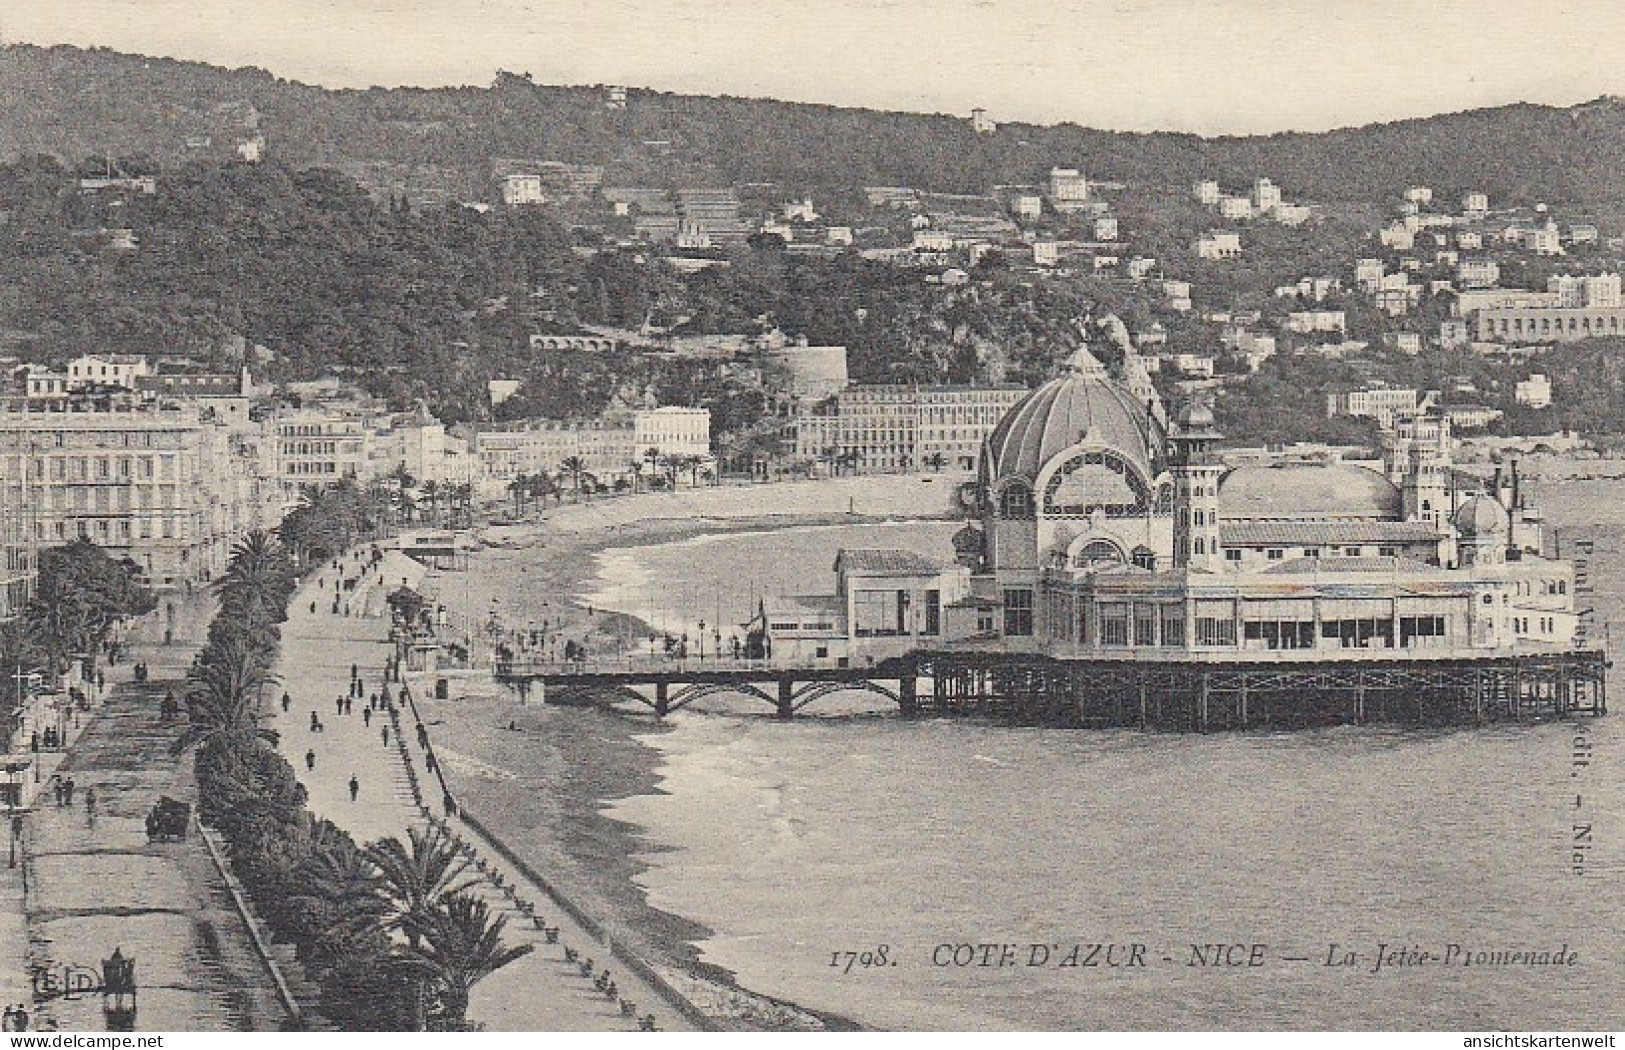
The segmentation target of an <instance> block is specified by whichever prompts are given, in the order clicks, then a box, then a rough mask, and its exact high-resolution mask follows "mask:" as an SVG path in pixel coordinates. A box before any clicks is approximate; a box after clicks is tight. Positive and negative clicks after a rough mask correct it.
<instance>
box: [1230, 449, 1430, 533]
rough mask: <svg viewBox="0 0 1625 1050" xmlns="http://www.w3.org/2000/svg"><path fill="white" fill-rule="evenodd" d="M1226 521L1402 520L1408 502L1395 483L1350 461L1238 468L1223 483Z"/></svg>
mask: <svg viewBox="0 0 1625 1050" xmlns="http://www.w3.org/2000/svg"><path fill="white" fill-rule="evenodd" d="M1219 516H1220V517H1221V518H1222V519H1224V520H1226V521H1248V520H1252V521H1303V520H1305V519H1311V518H1312V519H1316V520H1321V521H1325V520H1337V519H1343V520H1359V521H1398V520H1400V519H1401V518H1402V517H1403V516H1404V503H1403V500H1402V499H1401V498H1400V492H1399V489H1397V488H1396V487H1394V483H1393V482H1391V481H1389V480H1388V479H1387V478H1385V477H1383V476H1382V475H1381V474H1378V473H1377V472H1376V471H1374V470H1367V469H1366V468H1365V467H1356V466H1353V465H1351V464H1348V463H1303V464H1298V463H1291V464H1288V463H1283V464H1275V465H1271V466H1258V467H1237V468H1236V469H1235V470H1232V471H1231V472H1230V473H1228V474H1226V475H1225V476H1224V480H1223V481H1221V482H1220V483H1219Z"/></svg>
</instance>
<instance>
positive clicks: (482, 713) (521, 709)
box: [424, 478, 957, 1030]
mask: <svg viewBox="0 0 1625 1050" xmlns="http://www.w3.org/2000/svg"><path fill="white" fill-rule="evenodd" d="M956 483H957V479H949V478H940V479H934V481H933V482H932V483H920V482H918V481H917V480H916V479H894V478H857V479H841V480H839V481H832V482H822V483H811V484H807V483H800V484H792V485H783V486H763V487H760V488H757V489H719V490H702V491H700V492H693V493H682V494H679V495H678V496H671V495H669V494H668V495H659V494H657V495H650V496H639V497H630V498H622V499H617V500H606V501H603V502H601V503H598V504H596V505H588V504H582V505H579V506H575V505H567V506H565V507H562V508H557V509H556V510H555V511H553V512H550V513H549V514H548V515H547V517H546V518H545V519H544V520H543V521H542V522H541V523H539V524H533V525H524V526H499V527H490V528H487V529H485V530H483V531H482V533H481V537H482V540H483V541H484V542H485V543H486V544H488V547H487V549H485V550H482V551H480V552H478V553H476V554H475V556H474V560H473V567H472V570H471V571H470V572H469V573H468V574H467V575H468V579H467V581H466V583H465V580H464V579H463V578H462V577H463V576H464V574H463V573H461V572H457V573H440V574H436V578H435V579H434V580H433V581H432V584H431V585H432V586H433V587H434V588H436V590H437V600H438V601H440V602H442V603H443V604H445V605H447V607H448V609H451V610H452V611H453V616H454V619H455V618H457V617H460V616H462V615H463V605H464V602H465V601H466V603H467V605H468V606H471V607H472V611H473V617H474V620H475V621H476V622H478V621H479V619H480V617H481V615H482V614H483V611H484V610H485V609H487V607H488V606H489V605H490V604H491V599H492V598H497V600H498V601H499V602H500V603H502V608H503V610H504V613H505V614H506V615H516V614H519V613H521V612H522V613H523V614H524V615H525V616H527V617H528V618H529V619H532V620H533V621H535V622H538V623H539V622H542V621H544V620H545V621H546V622H547V623H548V624H549V626H550V628H551V629H553V630H557V631H559V632H560V633H561V634H563V635H564V636H565V637H569V638H573V639H576V640H578V641H583V642H585V643H586V644H587V645H588V646H589V647H590V648H591V649H592V650H593V651H594V652H605V651H608V650H610V649H613V648H615V647H616V646H618V645H619V644H620V643H621V641H622V639H625V638H627V637H633V638H639V637H644V636H646V634H647V626H646V625H644V624H643V623H642V622H641V621H639V620H637V619H635V618H633V617H629V616H621V615H619V614H606V613H603V612H602V611H599V610H593V611H592V612H591V614H589V612H588V610H587V609H586V608H585V607H583V606H582V605H581V604H579V603H578V601H577V599H576V598H575V597H574V596H576V595H579V594H581V593H583V592H584V591H587V590H589V589H590V588H589V586H588V584H589V583H590V582H591V580H592V579H593V577H594V575H595V573H596V572H597V562H596V559H595V555H596V554H598V553H599V552H601V551H603V550H606V549H610V548H613V547H623V546H641V545H646V544H652V543H662V542H672V541H677V540H682V539H687V538H690V537H693V536H698V535H704V534H715V533H725V532H741V531H756V530H761V529H772V528H789V527H795V526H807V525H825V524H863V523H866V522H875V521H882V520H887V519H888V518H892V517H925V516H940V515H943V514H944V513H945V512H946V509H947V507H946V501H945V500H944V499H943V498H942V496H943V494H945V493H948V492H951V491H952V488H953V487H954V485H955V484H956ZM516 580H517V581H518V583H517V584H515V582H514V581H516ZM469 693H470V694H471V695H465V696H463V697H462V698H460V699H455V700H452V701H443V702H434V701H429V702H427V705H426V707H425V710H424V715H425V718H427V719H430V720H432V721H433V722H435V723H438V724H432V725H431V726H430V730H431V733H432V734H433V736H434V738H435V739H436V741H437V743H436V749H437V753H438V754H439V755H440V756H441V765H442V768H443V769H444V770H445V773H446V775H447V780H448V782H449V783H450V784H451V787H452V790H453V791H454V792H455V793H456V794H457V795H458V798H459V800H460V802H461V804H462V805H464V806H466V807H467V808H468V809H469V810H470V811H471V812H473V813H474V814H475V815H476V816H477V817H478V818H479V819H480V820H482V821H483V822H485V823H486V824H487V825H488V826H490V827H491V828H492V829H493V830H494V831H496V832H497V833H498V834H499V835H501V836H502V837H503V838H504V839H505V840H506V841H507V842H508V844H509V845H510V846H511V847H512V848H514V849H515V850H517V851H518V852H520V853H521V854H522V855H523V856H525V857H526V858H527V859H528V860H530V861H531V862H532V863H534V864H535V865H536V866H537V867H538V868H539V869H540V870H542V871H543V872H544V873H545V874H546V875H547V876H548V877H549V878H550V879H552V880H554V882H555V884H556V885H557V887H558V888H559V889H560V890H561V891H562V892H564V893H565V894H567V895H568V896H570V897H571V898H572V900H574V901H575V902H576V903H577V904H578V905H579V906H581V907H583V908H585V909H586V910H587V911H588V912H589V913H590V914H592V915H593V916H594V917H595V918H597V919H598V920H599V921H600V922H602V923H603V925H604V926H605V927H606V929H607V930H608V931H609V932H610V934H611V936H613V937H614V938H615V939H616V940H617V941H620V942H623V943H624V944H626V945H628V946H629V947H631V948H632V949H633V950H634V951H635V952H637V953H638V954H639V955H640V956H641V957H642V958H644V959H646V960H648V961H649V962H650V963H651V964H652V965H654V966H655V967H656V968H657V969H659V970H661V972H662V974H663V975H665V976H666V977H667V978H668V979H669V980H670V981H671V983H672V984H673V985H674V986H676V987H678V988H679V989H680V990H681V991H683V993H684V994H685V995H687V996H688V997H689V998H690V1000H691V1001H693V1002H695V1004H696V1005H698V1006H699V1007H700V1008H701V1009H702V1010H704V1011H705V1012H707V1013H709V1014H711V1015H713V1016H716V1017H718V1018H723V1019H726V1020H727V1021H728V1022H729V1023H731V1024H733V1025H737V1026H738V1027H740V1028H750V1029H761V1028H767V1029H789V1030H798V1029H820V1028H822V1029H850V1028H855V1027H857V1026H856V1025H854V1024H853V1023H852V1022H850V1021H848V1020H846V1019H844V1018H840V1017H836V1016H831V1015H823V1014H818V1013H815V1012H813V1011H810V1010H806V1009H803V1008H800V1007H797V1006H795V1005H794V1004H789V1003H783V1002H779V1001H777V1000H774V999H772V998H770V997H766V996H760V995H756V994H754V993H750V992H749V991H747V990H745V989H742V988H739V987H738V986H737V985H736V984H735V983H734V980H733V975H732V974H731V973H729V972H727V971H725V970H721V969H719V968H717V967H715V966H711V965H708V964H705V963H703V962H701V961H700V958H699V953H698V951H697V950H696V948H695V946H694V945H695V942H697V941H701V940H704V939H705V938H707V937H708V936H710V933H711V931H710V930H708V929H706V928H705V927H703V926H701V925H699V924H696V923H693V922H690V921H688V920H685V919H683V918H681V917H679V916H675V915H671V914H668V913H666V912H663V911H660V910H659V909H656V908H653V907H650V905H649V904H648V901H647V900H646V898H645V894H644V890H643V888H642V886H641V885H640V884H639V878H640V876H641V875H642V873H643V872H644V870H645V869H646V868H647V865H646V864H645V863H643V862H642V861H641V860H639V859H638V858H639V856H640V855H647V854H650V853H653V852H657V851H659V850H660V848H661V847H660V846H659V844H658V843H654V842H651V841H650V840H649V839H648V837H647V836H646V835H645V834H644V833H643V831H642V829H640V828H638V827H636V826H634V825H631V824H627V823H625V822H623V821H617V820H613V819H610V818H609V817H607V816H606V815H605V814H604V810H605V809H606V808H608V807H609V806H610V805H611V804H613V803H614V802H615V801H617V800H619V799H623V798H627V797H629V796H633V795H642V794H656V793H659V791H660V787H659V776H658V770H659V767H660V764H661V756H660V754H659V752H658V751H656V750H655V749H654V748H652V747H650V746H648V745H647V744H646V743H645V738H647V737H649V736H650V735H653V734H658V733H662V732H665V729H664V728H663V727H661V726H660V725H659V724H658V723H657V722H656V721H655V720H654V719H653V717H652V715H651V716H644V715H640V714H623V713H617V712H613V711H608V710H604V709H601V708H581V707H570V708H561V707H551V706H547V705H544V704H540V703H535V702H532V703H530V704H520V703H519V702H518V700H517V699H516V698H514V697H513V696H512V694H509V693H507V692H506V691H501V692H494V691H487V692H486V693H485V695H477V693H478V691H473V690H471V691H469Z"/></svg>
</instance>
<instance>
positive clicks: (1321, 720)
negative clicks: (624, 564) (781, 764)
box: [496, 650, 1609, 732]
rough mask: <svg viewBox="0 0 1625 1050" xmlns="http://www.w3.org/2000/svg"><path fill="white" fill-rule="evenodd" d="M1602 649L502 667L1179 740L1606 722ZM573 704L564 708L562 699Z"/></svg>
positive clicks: (794, 710) (673, 704)
mask: <svg viewBox="0 0 1625 1050" xmlns="http://www.w3.org/2000/svg"><path fill="white" fill-rule="evenodd" d="M1608 666H1609V665H1608V661H1607V658H1606V657H1605V655H1604V654H1603V653H1601V652H1598V651H1592V650H1577V651H1573V652H1556V653H1541V654H1533V655H1512V656H1499V657H1476V658H1462V657H1456V656H1450V657H1440V658H1437V659H1417V658H1414V657H1405V658H1391V657H1390V658H1383V657H1382V656H1380V655H1376V654H1372V655H1367V654H1361V658H1359V659H1320V660H1292V661H1281V660H1273V659H1268V660H1266V659H1254V660H1231V659H1227V660H1222V661H1200V660H1187V661H1178V662H1153V661H1136V660H1101V659H1057V658H1055V657H1051V656H1044V655H1035V654H1029V653H1002V652H965V651H947V650H921V651H916V652H912V653H908V654H906V655H904V656H898V657H891V658H888V659H885V660H879V661H876V662H875V663H874V664H872V665H867V666H864V667H827V666H824V667H784V666H774V665H772V664H768V663H761V662H754V663H752V662H742V661H711V662H710V663H709V664H707V663H705V662H688V663H685V664H681V665H679V664H675V663H672V662H664V663H662V662H651V663H648V664H642V665H639V664H621V665H613V664H557V663H549V664H511V663H510V664H499V665H498V667H497V670H496V677H497V680H498V681H499V682H503V683H505V684H508V685H510V686H512V687H514V688H517V689H521V690H523V689H528V688H529V686H530V684H531V683H540V684H541V685H542V686H543V687H544V688H545V689H546V690H547V692H548V697H549V699H551V700H553V701H555V702H559V701H561V700H563V701H564V702H587V703H614V702H619V701H624V700H635V701H637V702H639V703H642V704H645V705H647V706H648V707H650V708H651V709H653V711H654V712H655V714H656V715H657V716H660V717H665V716H666V715H668V714H671V713H672V712H674V711H677V710H680V709H682V708H684V707H687V706H689V705H690V704H692V703H694V702H695V701H697V700H700V699H702V698H704V697H707V696H715V695H719V694H731V695H734V696H742V697H746V698H748V699H752V700H758V701H760V702H761V703H762V704H763V705H765V706H767V707H769V708H771V710H772V711H773V713H774V714H776V715H777V716H778V717H780V718H793V717H795V716H796V715H797V714H798V713H800V712H801V711H803V710H804V709H805V708H807V707H808V706H809V705H811V704H814V703H816V702H818V701H819V700H821V699H824V698H825V697H828V696H832V695H834V694H836V693H843V692H847V693H849V692H853V691H859V692H867V693H871V694H874V695H875V696H877V697H880V698H882V699H883V700H884V701H886V702H888V703H890V704H894V705H895V706H896V707H897V709H898V711H899V712H900V713H901V714H902V715H904V716H906V717H973V718H980V719H985V720H989V721H997V722H1005V723H1010V724H1019V725H1059V726H1079V727H1096V728H1115V727H1121V728H1140V729H1147V730H1171V731H1184V732H1214V731H1223V730H1236V729H1255V728H1258V729H1265V728H1269V729H1279V728H1298V727H1311V726H1328V725H1341V724H1349V725H1363V724H1367V723H1390V724H1405V725H1451V724H1475V723H1477V724H1483V723H1489V722H1521V721H1532V720H1539V719H1550V718H1567V717H1570V716H1574V715H1587V716H1600V715H1604V714H1606V713H1607V710H1608V693H1607V676H1608ZM566 697H568V698H569V699H567V700H566V699H565V698H566Z"/></svg>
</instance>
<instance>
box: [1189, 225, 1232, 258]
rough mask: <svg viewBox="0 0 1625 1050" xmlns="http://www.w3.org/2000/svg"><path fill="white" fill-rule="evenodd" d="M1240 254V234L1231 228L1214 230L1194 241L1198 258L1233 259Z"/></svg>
mask: <svg viewBox="0 0 1625 1050" xmlns="http://www.w3.org/2000/svg"><path fill="white" fill-rule="evenodd" d="M1240 255H1241V235H1240V234H1237V233H1236V232H1234V231H1232V230H1214V231H1212V232H1210V233H1206V234H1204V235H1203V236H1202V238H1201V239H1200V240H1198V241H1197V242H1196V256H1197V258H1199V259H1235V258H1237V257H1239V256H1240Z"/></svg>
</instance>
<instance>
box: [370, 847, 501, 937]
mask: <svg viewBox="0 0 1625 1050" xmlns="http://www.w3.org/2000/svg"><path fill="white" fill-rule="evenodd" d="M406 838H407V842H406V843H405V844H403V843H402V842H401V840H400V839H397V838H395V837H394V836H390V837H389V838H385V839H380V840H379V841H377V842H374V843H372V844H371V845H369V846H368V847H367V850H366V852H367V858H368V859H369V860H371V861H372V863H373V864H374V865H376V866H377V868H378V873H379V876H380V880H379V883H378V896H379V899H380V900H381V901H383V902H384V905H385V906H386V907H387V908H388V910H389V913H390V918H389V919H388V920H387V922H386V924H385V925H386V926H387V927H388V928H390V929H398V930H403V931H404V932H405V933H406V936H407V940H408V942H409V943H410V944H412V945H413V946H414V947H415V946H416V945H417V942H418V938H419V936H420V932H419V928H420V927H421V925H422V924H423V923H426V922H429V921H432V915H433V913H434V911H435V910H436V908H438V907H439V905H440V903H441V902H442V901H443V900H445V898H447V897H452V896H455V895H456V894H459V893H462V892H463V891H464V890H467V889H470V888H471V887H473V886H475V885H477V884H478V883H479V879H478V878H475V877H468V876H466V875H465V874H464V873H465V872H466V871H467V870H468V867H469V862H468V859H467V858H466V857H464V856H463V855H462V854H461V853H459V852H458V851H457V847H456V846H455V845H454V844H453V843H452V840H451V836H449V835H447V834H446V832H445V831H444V830H442V829H441V827H440V826H439V825H430V826H429V827H428V828H427V829H420V828H416V827H411V828H407V829H406ZM413 923H416V924H418V925H417V926H414V925H412V924H413Z"/></svg>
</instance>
